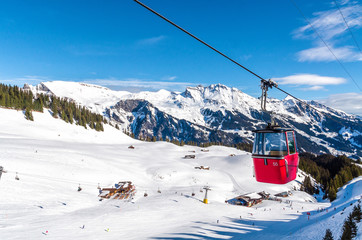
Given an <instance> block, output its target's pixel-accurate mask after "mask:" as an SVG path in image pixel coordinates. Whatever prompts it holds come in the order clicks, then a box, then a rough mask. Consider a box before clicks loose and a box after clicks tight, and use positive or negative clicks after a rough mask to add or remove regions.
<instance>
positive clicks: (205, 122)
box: [24, 81, 362, 156]
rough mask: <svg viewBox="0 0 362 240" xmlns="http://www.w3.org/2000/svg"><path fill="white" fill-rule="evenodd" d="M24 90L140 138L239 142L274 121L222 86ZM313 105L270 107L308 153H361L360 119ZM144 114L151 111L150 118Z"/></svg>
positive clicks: (271, 102)
mask: <svg viewBox="0 0 362 240" xmlns="http://www.w3.org/2000/svg"><path fill="white" fill-rule="evenodd" d="M24 88H26V89H29V90H32V91H33V92H34V93H46V94H53V95H56V96H58V97H62V98H68V99H72V100H74V101H76V102H77V103H79V104H81V105H84V106H86V107H88V108H89V109H91V110H92V111H94V112H97V113H100V114H105V115H106V116H107V117H110V118H111V119H112V121H115V122H117V123H118V124H120V125H121V126H122V127H125V128H127V129H130V130H132V131H133V132H134V134H135V135H136V136H139V134H141V135H142V136H151V137H152V136H155V135H157V136H158V137H159V138H161V137H162V138H163V139H165V137H168V138H170V139H171V138H176V139H183V140H184V141H185V142H186V141H193V142H207V141H215V142H216V141H220V142H223V143H227V144H234V143H238V142H241V141H245V139H247V140H248V141H251V140H252V134H251V132H250V130H254V129H257V128H260V127H262V126H263V125H264V124H265V123H266V122H269V121H270V114H269V113H267V112H262V111H261V108H260V100H259V99H257V98H254V97H252V96H250V95H248V94H246V93H244V92H242V91H240V90H238V89H236V88H231V87H227V86H225V85H222V84H212V85H210V86H206V87H204V86H201V85H199V86H196V87H188V88H186V90H185V91H184V92H182V93H179V92H170V91H167V90H159V91H157V92H149V91H144V92H139V93H130V92H125V91H114V90H111V89H108V88H105V87H100V86H96V85H92V84H84V83H76V82H61V81H55V82H44V83H41V84H39V85H37V86H35V87H33V86H29V85H27V86H24ZM148 103H151V104H148ZM308 104H310V105H312V106H313V108H311V107H308V106H306V105H305V104H303V103H300V102H298V101H296V100H295V99H293V98H291V97H286V98H285V99H283V100H278V99H274V98H268V100H267V110H268V111H272V112H273V113H274V117H275V118H276V120H277V121H278V123H279V124H281V125H282V126H288V127H292V128H295V130H296V132H297V133H298V141H300V142H302V143H301V144H300V146H301V147H302V148H303V149H305V150H306V151H309V152H315V153H319V152H329V153H334V154H346V155H355V156H361V154H362V148H361V147H359V146H362V142H361V134H360V133H361V132H362V124H361V118H359V117H356V116H353V115H349V114H346V113H344V112H342V111H339V110H335V109H332V108H329V107H327V106H324V105H322V104H320V103H317V102H314V101H308ZM315 109H317V110H318V111H316V110H315ZM141 110H142V111H141ZM322 113H323V114H322ZM145 114H146V115H147V114H148V115H147V118H145V116H146V115H145ZM181 120H182V121H181ZM166 125H167V126H168V127H167V128H169V129H166V127H165V126H166ZM343 127H345V129H347V127H350V132H353V134H352V135H351V136H352V137H351V138H349V139H348V140H347V141H348V142H346V140H345V138H344V136H343V134H341V133H340V132H341V129H343ZM185 129H187V131H186V130H185ZM216 130H219V131H220V132H222V133H219V135H217V136H216V135H215V132H213V131H216ZM342 132H343V131H342ZM222 134H226V135H222ZM227 134H229V135H227ZM230 134H231V135H232V134H235V135H233V136H231V135H230ZM356 148H357V149H356Z"/></svg>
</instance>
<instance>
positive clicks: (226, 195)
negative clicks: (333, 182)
mask: <svg viewBox="0 0 362 240" xmlns="http://www.w3.org/2000/svg"><path fill="white" fill-rule="evenodd" d="M33 114H34V118H35V119H36V120H35V121H34V122H31V121H27V120H25V118H24V116H23V113H22V112H19V111H15V110H8V109H1V108H0V116H2V117H1V118H0V146H1V148H0V166H3V167H4V169H5V170H6V171H7V172H6V173H3V174H2V177H1V179H0V192H1V197H0V236H1V239H2V240H3V239H4V240H8V239H40V238H43V237H44V238H45V237H46V238H48V239H87V240H88V239H230V238H235V239H239V238H243V239H263V238H266V237H268V238H270V239H275V238H276V237H277V238H279V239H283V238H286V239H288V238H290V237H291V236H296V238H295V239H300V238H301V236H303V238H304V235H303V234H304V233H306V232H308V236H310V239H316V238H320V235H321V234H322V232H324V231H325V228H327V227H328V228H332V229H333V231H334V232H337V231H338V229H340V227H341V224H342V222H341V221H343V219H342V218H340V217H339V215H340V211H341V209H342V207H344V206H349V205H348V204H349V203H350V202H351V203H354V202H355V201H356V200H357V198H359V197H360V196H361V194H362V188H361V187H362V186H361V181H362V178H358V179H355V180H354V181H353V182H352V183H350V185H348V186H347V187H346V189H345V190H343V191H341V192H340V193H339V194H338V197H339V198H338V199H337V200H336V202H335V203H333V204H332V205H331V204H330V203H317V202H316V200H315V199H314V198H313V197H311V196H310V195H308V194H306V193H304V192H299V191H292V193H293V195H292V196H290V197H288V198H286V199H283V202H282V203H279V202H276V201H270V200H267V201H264V202H263V203H261V204H259V205H256V206H254V207H252V208H247V207H241V206H234V205H228V204H226V203H225V200H226V199H230V198H233V197H235V196H237V195H239V194H243V193H249V192H259V191H266V192H270V193H271V194H275V193H278V192H281V191H286V190H292V189H293V188H294V187H298V186H299V184H298V182H297V181H293V182H291V183H288V184H286V185H272V184H264V183H258V182H256V181H255V179H254V178H253V176H252V160H251V157H250V154H249V153H246V152H243V151H239V150H236V149H234V148H227V147H217V146H214V147H210V148H208V149H209V152H204V151H201V148H198V147H192V146H183V147H178V146H175V145H173V144H170V143H165V142H156V143H147V142H142V141H138V140H134V139H132V138H129V137H128V136H126V135H124V134H123V133H122V131H118V130H116V129H115V128H113V127H110V126H107V125H105V131H104V132H96V131H93V130H90V129H84V128H82V127H79V126H76V125H71V124H67V123H65V122H63V121H61V120H59V119H54V118H52V117H51V116H50V114H49V113H48V112H45V113H36V112H35V113H33ZM131 144H132V145H133V146H135V149H129V148H128V146H129V145H131ZM187 154H195V155H196V158H195V159H185V158H184V156H185V155H187ZM233 154H235V156H230V155H233ZM200 165H203V166H209V167H210V170H199V169H195V167H196V166H200ZM16 174H17V175H18V177H19V179H20V180H15V176H16ZM122 180H127V181H132V182H133V183H134V184H135V186H136V189H137V194H136V196H135V198H134V199H133V200H132V201H129V202H125V201H120V200H105V201H99V198H98V197H97V195H98V189H97V186H98V183H99V184H100V186H101V187H109V186H112V185H114V184H115V183H117V182H119V181H122ZM300 180H301V179H299V181H300ZM79 184H80V186H81V187H82V188H83V190H82V191H81V192H78V191H77V187H78V185H79ZM205 185H208V186H210V187H211V191H210V192H209V204H208V205H205V204H203V203H202V199H203V197H204V194H205V193H204V192H203V193H201V192H200V188H202V187H203V186H205ZM158 190H161V193H158ZM145 192H147V193H148V197H144V196H143V194H144V193H145ZM192 193H195V196H192V195H191V194H192ZM345 193H348V194H347V195H346V198H343V194H345ZM287 200H288V201H289V202H287ZM334 206H336V207H337V209H338V210H336V211H332V209H333V207H334ZM318 208H328V209H329V210H330V211H329V213H328V215H326V216H325V215H323V214H320V215H318V214H317V213H316V214H315V212H316V210H317V209H318ZM348 209H349V208H348ZM306 212H312V216H311V220H309V221H308V220H307V215H306ZM337 215H338V217H337ZM333 216H336V218H335V219H338V222H336V223H334V224H333V225H329V224H327V223H328V221H331V218H332V217H333ZM317 219H320V221H319V222H318V220H317ZM324 222H325V223H326V224H322V223H324ZM316 223H320V224H321V225H319V226H318V229H316V228H315V227H314V226H315V225H316ZM83 226H84V228H83ZM360 231H361V227H360ZM45 234H46V235H45ZM359 234H361V232H360V233H359Z"/></svg>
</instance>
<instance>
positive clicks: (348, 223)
mask: <svg viewBox="0 0 362 240" xmlns="http://www.w3.org/2000/svg"><path fill="white" fill-rule="evenodd" d="M342 230H343V233H342V236H341V240H351V239H353V238H354V237H356V236H357V225H356V223H355V222H354V221H353V217H352V214H350V215H349V216H348V218H347V219H346V220H345V221H344V224H343V228H342Z"/></svg>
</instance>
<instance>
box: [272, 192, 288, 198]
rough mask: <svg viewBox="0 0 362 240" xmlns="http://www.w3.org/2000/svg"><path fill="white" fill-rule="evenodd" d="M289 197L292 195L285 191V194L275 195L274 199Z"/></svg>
mask: <svg viewBox="0 0 362 240" xmlns="http://www.w3.org/2000/svg"><path fill="white" fill-rule="evenodd" d="M290 195H292V193H291V192H290V191H285V192H281V193H277V194H275V195H274V196H276V197H289V196H290Z"/></svg>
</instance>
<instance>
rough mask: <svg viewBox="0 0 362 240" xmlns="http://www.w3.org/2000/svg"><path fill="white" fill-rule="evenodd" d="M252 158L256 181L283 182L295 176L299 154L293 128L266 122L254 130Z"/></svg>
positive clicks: (291, 179)
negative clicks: (262, 127)
mask: <svg viewBox="0 0 362 240" xmlns="http://www.w3.org/2000/svg"><path fill="white" fill-rule="evenodd" d="M253 132H254V133H255V138H254V146H253V153H252V158H253V162H254V171H255V178H256V181H258V182H264V183H274V184H285V183H288V182H290V181H293V180H294V179H295V178H296V176H297V171H298V164H299V156H298V152H297V142H296V137H295V133H294V131H293V129H291V128H281V127H280V126H277V125H271V124H268V126H267V127H266V128H265V129H261V130H254V131H253Z"/></svg>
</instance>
